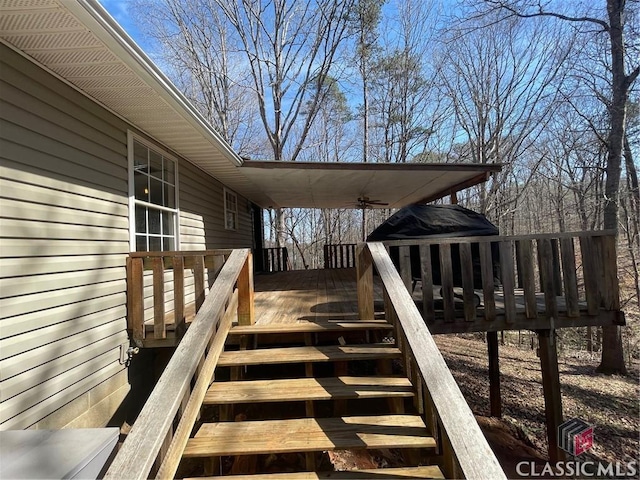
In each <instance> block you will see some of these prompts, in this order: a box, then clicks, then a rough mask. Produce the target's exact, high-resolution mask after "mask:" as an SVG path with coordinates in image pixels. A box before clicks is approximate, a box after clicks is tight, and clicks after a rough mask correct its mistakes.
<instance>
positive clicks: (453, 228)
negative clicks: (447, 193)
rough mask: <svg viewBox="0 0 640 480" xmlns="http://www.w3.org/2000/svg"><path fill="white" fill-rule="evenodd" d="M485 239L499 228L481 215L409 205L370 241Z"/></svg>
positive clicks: (454, 208)
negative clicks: (479, 237) (447, 238)
mask: <svg viewBox="0 0 640 480" xmlns="http://www.w3.org/2000/svg"><path fill="white" fill-rule="evenodd" d="M485 235H498V227H496V226H495V225H494V224H493V223H491V222H490V221H489V220H487V217H485V216H484V215H482V214H481V213H477V212H474V211H472V210H469V209H467V208H464V207H461V206H460V205H408V206H406V207H404V208H401V209H400V210H398V211H397V212H396V213H394V214H393V215H391V216H390V217H389V218H388V219H387V220H386V221H384V222H383V223H381V224H380V225H379V226H378V228H376V229H375V230H374V231H373V232H371V234H370V235H369V236H368V237H367V241H369V242H379V241H384V240H411V239H416V238H434V237H435V238H437V237H438V236H440V237H475V236H485Z"/></svg>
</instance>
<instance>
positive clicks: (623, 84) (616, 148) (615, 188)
mask: <svg viewBox="0 0 640 480" xmlns="http://www.w3.org/2000/svg"><path fill="white" fill-rule="evenodd" d="M623 9H624V2H621V1H619V0H607V14H608V16H609V37H610V42H611V73H612V87H613V92H612V99H611V105H610V106H609V116H610V119H611V127H610V130H609V135H608V138H607V181H606V183H605V204H604V228H605V229H611V230H615V231H616V232H617V231H618V203H619V199H618V195H619V187H620V170H621V168H620V167H621V163H622V150H623V146H624V130H625V125H626V114H627V99H628V96H629V93H628V92H629V85H628V82H629V80H630V79H629V78H628V77H627V76H626V75H625V71H624V39H623V31H622V28H623V22H622V13H623ZM597 370H598V372H601V373H606V374H615V373H619V374H624V373H626V371H627V369H626V366H625V364H624V352H623V345H622V332H621V329H620V326H618V325H605V326H603V327H602V359H601V361H600V365H599V366H598V369H597Z"/></svg>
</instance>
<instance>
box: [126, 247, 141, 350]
mask: <svg viewBox="0 0 640 480" xmlns="http://www.w3.org/2000/svg"><path fill="white" fill-rule="evenodd" d="M127 276H128V277H129V278H128V281H127V285H128V288H127V304H128V315H129V328H131V331H132V335H133V340H134V342H136V344H139V342H142V341H143V340H144V337H145V328H144V265H143V260H142V258H127Z"/></svg>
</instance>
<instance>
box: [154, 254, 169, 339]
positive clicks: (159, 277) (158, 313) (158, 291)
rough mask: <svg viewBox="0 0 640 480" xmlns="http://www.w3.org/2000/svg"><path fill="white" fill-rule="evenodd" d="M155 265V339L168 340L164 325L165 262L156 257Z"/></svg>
mask: <svg viewBox="0 0 640 480" xmlns="http://www.w3.org/2000/svg"><path fill="white" fill-rule="evenodd" d="M151 263H152V265H153V338H167V326H166V325H165V323H164V260H163V258H162V257H154V258H153V259H152V260H151Z"/></svg>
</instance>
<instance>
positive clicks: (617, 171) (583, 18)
mask: <svg viewBox="0 0 640 480" xmlns="http://www.w3.org/2000/svg"><path fill="white" fill-rule="evenodd" d="M485 3H486V4H488V5H489V6H491V7H493V8H494V9H497V10H498V11H500V12H506V14H507V15H506V16H507V17H514V16H515V17H519V18H535V17H551V18H555V19H559V20H563V21H566V22H570V23H573V24H577V25H579V26H589V28H586V27H585V28H584V31H585V32H588V34H590V35H592V34H593V30H592V29H593V28H595V29H596V30H597V31H598V32H599V34H605V35H606V36H607V39H608V50H609V51H608V53H609V73H610V78H609V81H610V92H609V95H606V97H607V112H608V115H609V129H608V133H607V136H606V148H607V165H606V174H607V177H606V183H605V191H604V201H605V205H604V228H605V229H611V230H616V231H617V230H618V210H619V209H618V205H619V193H620V176H621V164H622V156H623V150H624V139H625V128H626V116H627V106H628V101H629V93H630V90H631V87H632V85H633V83H634V82H635V80H636V78H637V77H638V75H640V63H639V62H638V59H637V58H635V59H630V58H629V57H628V56H627V54H626V44H625V37H624V30H625V9H626V3H627V2H626V1H625V0H606V11H604V9H596V8H594V7H593V6H590V9H589V10H586V11H582V12H580V11H578V12H561V11H552V10H547V8H546V5H543V4H542V3H540V2H538V1H531V0H522V1H512V2H503V1H495V0H485ZM629 3H632V2H629ZM583 8H589V7H583ZM636 53H637V52H636ZM631 62H635V65H634V64H632V63H631ZM630 63H631V64H630ZM627 70H629V73H627ZM602 330H603V332H602V333H603V339H602V340H603V348H602V361H601V363H600V366H599V367H598V370H599V371H600V372H602V373H609V374H612V373H626V366H625V363H624V354H623V349H622V334H621V330H620V327H619V326H615V325H611V326H605V327H603V329H602Z"/></svg>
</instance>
